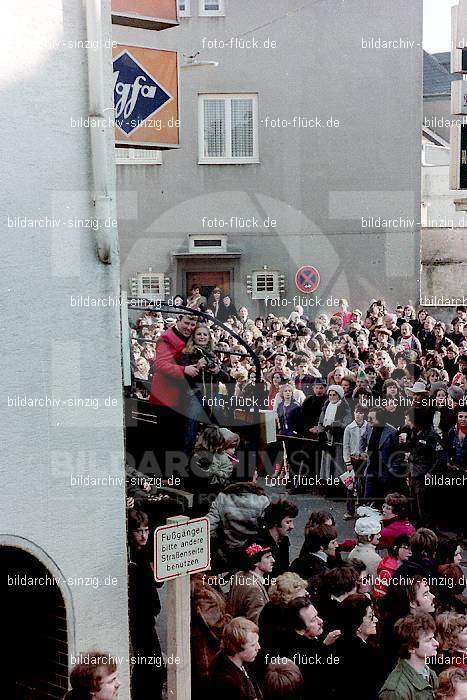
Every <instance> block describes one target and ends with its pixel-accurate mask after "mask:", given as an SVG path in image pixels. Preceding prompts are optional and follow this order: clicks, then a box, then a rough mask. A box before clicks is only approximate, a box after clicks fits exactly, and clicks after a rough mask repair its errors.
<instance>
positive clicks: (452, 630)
mask: <svg viewBox="0 0 467 700" xmlns="http://www.w3.org/2000/svg"><path fill="white" fill-rule="evenodd" d="M435 622H436V639H437V640H438V642H439V649H438V656H437V657H436V668H437V670H438V671H441V670H444V669H445V668H448V667H449V666H459V667H460V668H463V669H464V670H467V615H460V614H459V613H455V612H444V613H441V614H440V615H437V616H436V618H435Z"/></svg>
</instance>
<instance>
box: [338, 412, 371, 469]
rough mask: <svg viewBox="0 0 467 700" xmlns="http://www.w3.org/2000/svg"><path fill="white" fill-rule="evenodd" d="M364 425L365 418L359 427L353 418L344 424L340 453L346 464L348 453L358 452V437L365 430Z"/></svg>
mask: <svg viewBox="0 0 467 700" xmlns="http://www.w3.org/2000/svg"><path fill="white" fill-rule="evenodd" d="M366 426H367V422H366V420H365V421H363V425H362V426H361V427H360V426H359V425H357V422H356V421H354V420H353V421H352V422H351V423H349V425H347V426H346V428H345V430H344V440H343V445H342V453H343V457H344V462H345V463H346V464H350V455H352V454H357V453H359V452H360V438H361V436H362V435H363V433H364V432H365V430H366Z"/></svg>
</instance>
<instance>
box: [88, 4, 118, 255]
mask: <svg viewBox="0 0 467 700" xmlns="http://www.w3.org/2000/svg"><path fill="white" fill-rule="evenodd" d="M85 2H86V30H87V39H88V42H89V43H88V46H89V47H90V48H89V49H88V52H87V53H88V91H89V116H90V120H89V124H90V133H91V162H92V188H93V189H92V202H93V204H94V212H95V219H96V221H97V226H96V230H95V234H96V243H97V254H98V256H99V260H100V261H101V262H102V263H104V264H106V265H110V264H111V263H112V252H111V251H112V232H113V228H112V226H111V221H112V197H111V196H110V192H109V189H110V188H109V180H108V177H109V175H108V153H107V128H108V125H106V117H105V112H106V110H105V106H104V102H105V99H104V95H105V90H104V41H103V35H102V4H103V3H102V0H85ZM107 111H108V110H107Z"/></svg>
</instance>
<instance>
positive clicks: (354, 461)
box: [342, 404, 367, 520]
mask: <svg viewBox="0 0 467 700" xmlns="http://www.w3.org/2000/svg"><path fill="white" fill-rule="evenodd" d="M353 415H354V420H353V421H352V422H351V423H349V425H347V426H346V428H345V430H344V437H343V444H342V454H343V457H344V463H345V465H346V467H347V474H348V477H347V478H346V479H345V480H344V479H343V481H344V486H345V487H346V489H347V504H346V505H347V512H346V514H345V515H344V520H351V519H352V518H354V517H355V507H356V503H357V500H358V493H359V488H358V479H359V474H358V465H359V464H362V460H361V459H360V440H361V437H362V435H363V433H364V432H365V430H366V426H367V421H366V420H365V409H364V408H363V406H361V405H360V404H357V405H356V406H355V408H354V412H353ZM356 468H357V473H356V472H355V469H356Z"/></svg>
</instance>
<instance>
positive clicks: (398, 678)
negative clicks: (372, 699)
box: [379, 659, 438, 700]
mask: <svg viewBox="0 0 467 700" xmlns="http://www.w3.org/2000/svg"><path fill="white" fill-rule="evenodd" d="M437 687H438V679H437V677H436V673H434V671H431V670H430V679H429V681H426V680H425V679H424V678H423V676H421V675H420V674H419V673H417V672H416V671H415V670H414V669H413V668H412V667H411V666H410V665H409V664H408V662H407V661H406V660H405V659H399V662H398V664H397V666H396V668H395V669H394V670H393V671H392V673H390V674H389V676H388V678H387V679H386V682H385V684H384V685H383V687H382V688H381V690H380V693H379V700H433V690H435V689H436V688H437Z"/></svg>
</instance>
